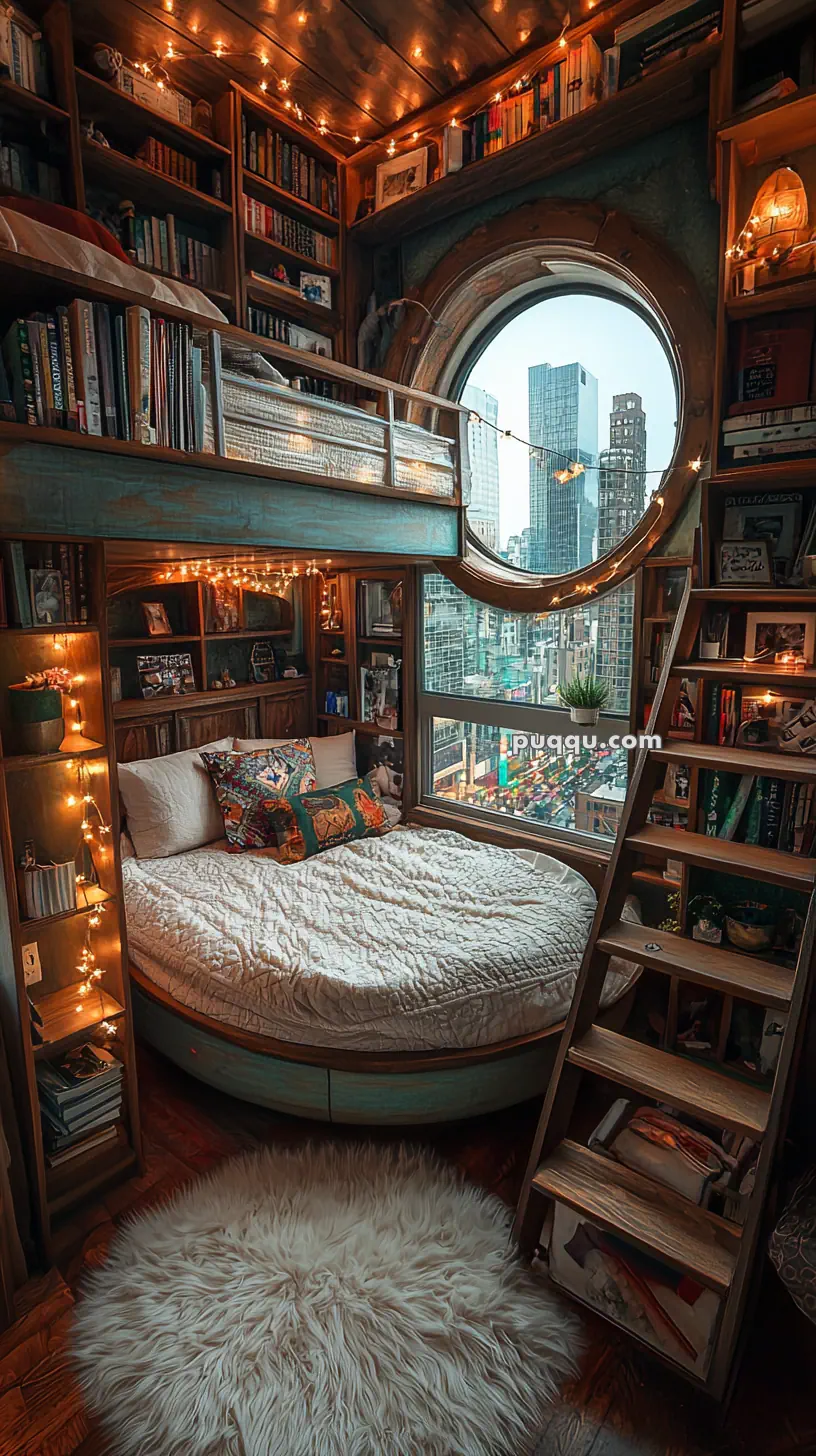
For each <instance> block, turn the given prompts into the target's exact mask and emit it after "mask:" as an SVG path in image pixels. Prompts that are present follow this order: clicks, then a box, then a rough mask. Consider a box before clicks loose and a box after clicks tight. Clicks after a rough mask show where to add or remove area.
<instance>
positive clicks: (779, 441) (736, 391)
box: [722, 308, 816, 461]
mask: <svg viewBox="0 0 816 1456" xmlns="http://www.w3.org/2000/svg"><path fill="white" fill-rule="evenodd" d="M814 341H816V310H814V309H812V308H802V309H792V310H791V311H790V312H789V313H781V314H780V313H767V314H764V315H762V316H761V317H759V318H756V319H745V320H743V321H742V323H741V324H740V326H739V328H738V329H737V330H735V331H733V335H732V341H731V342H732V350H733V355H732V359H733V364H732V370H733V380H732V387H731V392H732V399H731V403H730V404H729V406H728V410H727V417H726V419H725V420H724V422H723V430H722V440H723V445H724V446H726V447H727V448H728V449H730V450H732V451H733V455H732V459H733V460H734V461H739V460H759V459H763V458H765V457H767V456H776V457H782V458H784V457H785V456H791V455H801V454H803V453H808V452H809V451H812V450H813V449H814V445H815V444H816V404H814V403H813V400H814V396H816V377H815V376H814Z"/></svg>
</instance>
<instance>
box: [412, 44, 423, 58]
mask: <svg viewBox="0 0 816 1456" xmlns="http://www.w3.org/2000/svg"><path fill="white" fill-rule="evenodd" d="M413 55H414V60H415V61H418V60H420V59H421V57H422V46H421V45H415V46H414V51H413Z"/></svg>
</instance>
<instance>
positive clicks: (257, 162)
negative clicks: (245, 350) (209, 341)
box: [219, 85, 344, 358]
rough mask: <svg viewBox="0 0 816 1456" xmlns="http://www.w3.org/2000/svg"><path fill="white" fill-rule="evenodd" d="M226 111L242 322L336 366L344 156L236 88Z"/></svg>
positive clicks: (340, 311) (340, 303) (339, 333)
mask: <svg viewBox="0 0 816 1456" xmlns="http://www.w3.org/2000/svg"><path fill="white" fill-rule="evenodd" d="M225 104H227V103H225V102H222V103H219V105H220V106H221V107H223V106H224V105H225ZM228 104H230V105H231V107H232V117H233V120H232V126H233V129H234V136H235V160H234V183H233V185H234V189H235V204H236V205H235V212H236V233H237V239H238V259H239V270H240V272H241V274H242V278H243V313H242V318H243V320H244V322H245V324H246V327H247V328H249V330H250V331H251V332H254V333H260V334H263V335H264V336H266V337H267V338H276V339H278V340H279V341H281V342H284V343H288V344H292V345H294V346H295V347H296V348H303V349H306V350H307V351H308V352H312V353H320V354H323V355H324V356H325V357H327V358H338V357H340V356H341V337H342V314H343V299H342V276H343V266H344V260H343V227H342V224H341V217H342V210H343V168H342V167H341V165H340V163H341V161H342V154H341V153H339V152H335V151H334V150H333V149H332V147H331V146H329V145H328V144H327V143H326V140H325V138H320V137H315V135H314V134H313V133H311V132H307V131H304V130H302V129H301V128H300V127H298V126H297V124H296V123H294V122H292V121H290V120H289V119H288V118H287V117H286V116H285V114H284V115H283V116H282V115H281V114H280V113H279V112H278V111H277V110H274V109H273V108H271V107H269V106H267V105H265V104H264V103H263V102H259V101H258V100H257V99H256V98H255V97H253V96H251V95H250V94H249V93H248V92H247V91H245V90H244V89H243V88H242V87H240V86H237V85H233V86H232V88H231V93H230V96H229V98H228Z"/></svg>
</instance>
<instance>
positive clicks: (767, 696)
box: [762, 691, 774, 708]
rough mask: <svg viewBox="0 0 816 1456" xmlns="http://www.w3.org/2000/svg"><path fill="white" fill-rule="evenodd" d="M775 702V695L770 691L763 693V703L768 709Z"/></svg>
mask: <svg viewBox="0 0 816 1456" xmlns="http://www.w3.org/2000/svg"><path fill="white" fill-rule="evenodd" d="M773 700H774V695H773V693H771V692H768V691H766V692H764V693H763V695H762V701H763V703H764V704H765V707H766V708H770V706H771V703H772V702H773Z"/></svg>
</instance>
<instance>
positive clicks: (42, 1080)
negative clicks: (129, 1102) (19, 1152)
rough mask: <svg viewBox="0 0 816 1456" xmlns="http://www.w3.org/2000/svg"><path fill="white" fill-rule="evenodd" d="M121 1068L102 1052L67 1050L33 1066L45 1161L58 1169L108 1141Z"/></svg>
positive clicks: (117, 1107)
mask: <svg viewBox="0 0 816 1456" xmlns="http://www.w3.org/2000/svg"><path fill="white" fill-rule="evenodd" d="M123 1075H124V1068H123V1066H122V1063H121V1062H120V1061H118V1060H117V1058H116V1057H114V1056H113V1055H112V1054H111V1053H110V1052H109V1051H106V1050H105V1048H104V1047H95V1046H92V1045H91V1043H90V1042H86V1043H85V1045H84V1046H81V1047H72V1048H71V1050H70V1051H68V1052H65V1054H64V1055H63V1056H62V1057H60V1058H59V1059H58V1060H57V1061H55V1062H39V1063H38V1064H37V1089H38V1092H39V1098H40V1113H41V1116H42V1128H43V1142H44V1145H45V1156H46V1162H47V1163H48V1166H49V1167H50V1168H56V1167H59V1165H60V1164H61V1163H67V1162H69V1161H70V1160H71V1159H72V1158H76V1157H79V1156H80V1154H82V1153H85V1152H88V1151H90V1149H91V1148H93V1147H97V1146H101V1145H102V1144H103V1143H106V1142H113V1141H114V1140H115V1138H116V1126H115V1124H116V1121H117V1119H118V1117H119V1116H120V1113H121V1110H122V1079H123Z"/></svg>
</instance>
